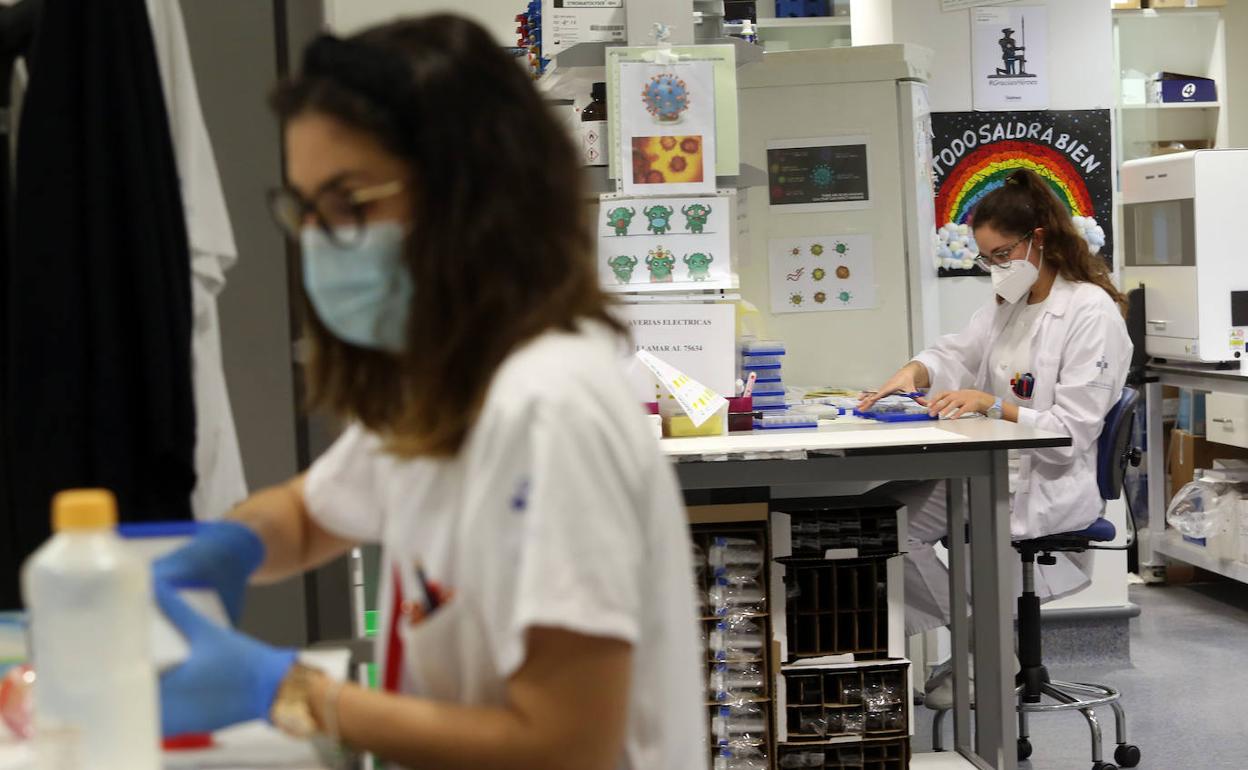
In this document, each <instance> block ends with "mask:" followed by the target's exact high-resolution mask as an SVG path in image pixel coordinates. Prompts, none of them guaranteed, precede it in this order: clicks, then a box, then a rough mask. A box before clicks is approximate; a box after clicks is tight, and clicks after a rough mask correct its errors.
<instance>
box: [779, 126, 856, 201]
mask: <svg viewBox="0 0 1248 770" xmlns="http://www.w3.org/2000/svg"><path fill="white" fill-rule="evenodd" d="M825 142H826V143H825ZM767 181H768V189H769V190H770V200H771V205H773V206H802V207H803V208H804V210H818V209H827V210H836V209H840V208H864V207H865V205H866V204H868V203H869V201H870V200H871V187H870V180H869V179H868V176H867V145H866V143H865V142H853V143H836V141H835V140H818V139H813V140H809V142H808V143H801V142H790V141H786V142H776V143H772V144H771V145H770V146H768V148H767Z"/></svg>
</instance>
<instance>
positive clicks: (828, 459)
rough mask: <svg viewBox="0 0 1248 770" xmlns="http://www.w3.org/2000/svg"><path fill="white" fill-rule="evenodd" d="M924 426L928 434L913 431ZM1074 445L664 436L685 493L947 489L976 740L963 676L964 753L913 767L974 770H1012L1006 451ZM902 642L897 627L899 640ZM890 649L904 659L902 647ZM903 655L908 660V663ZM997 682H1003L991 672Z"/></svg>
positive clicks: (1024, 438) (860, 433)
mask: <svg viewBox="0 0 1248 770" xmlns="http://www.w3.org/2000/svg"><path fill="white" fill-rule="evenodd" d="M916 425H917V426H919V427H916ZM1069 445H1070V438H1069V437H1066V436H1060V435H1057V434H1053V433H1048V432H1045V431H1041V430H1037V429H1035V428H1031V427H1027V426H1022V425H1017V424H1015V423H1009V422H1005V421H1000V420H988V419H983V418H973V419H962V420H956V421H940V422H928V423H901V424H884V423H873V422H869V421H860V420H836V421H833V422H831V423H824V424H823V426H822V427H821V428H820V429H819V430H804V431H803V430H798V431H774V432H767V433H761V432H755V433H740V434H728V435H724V436H710V437H697V438H673V439H664V440H663V441H662V442H661V446H662V449H663V451H664V453H665V454H666V455H667V456H668V457H669V458H671V459H672V460H673V462H674V463H675V467H676V472H677V475H678V477H679V479H680V483H681V486H682V488H683V489H684V490H685V491H686V493H687V494H688V493H695V494H696V493H697V492H705V491H708V490H734V489H735V490H742V489H748V488H767V489H769V490H770V495H771V497H772V498H773V499H774V498H795V497H802V498H810V497H819V496H828V497H832V496H840V495H846V494H857V493H860V492H862V491H864V489H865V488H867V487H869V486H870V485H873V484H878V483H881V482H886V481H910V480H915V481H919V480H945V481H948V482H949V483H948V485H947V494H948V498H949V501H948V502H949V510H950V512H951V514H952V512H955V511H964V512H969V530H970V538H969V540H970V542H971V543H974V544H975V545H974V546H972V545H970V544H969V543H968V542H967V538H966V537H965V536H964V532H965V527H966V526H967V524H966V522H965V520H963V519H962V518H961V517H959V516H955V515H951V516H950V520H949V528H950V533H951V535H952V534H954V533H955V532H956V534H957V535H958V536H956V537H950V538H949V542H950V548H949V552H950V561H951V569H950V571H949V575H950V587H951V595H952V597H953V602H954V604H953V613H952V614H953V618H954V623H953V629H952V631H953V645H954V646H953V649H954V657H953V660H954V663H955V666H956V669H957V672H958V673H959V674H961V673H964V672H963V671H962V669H963V668H964V666H965V665H966V663H965V661H966V660H967V658H968V649H969V638H968V628H967V625H968V624H967V622H966V620H965V618H966V598H965V597H966V595H967V590H966V588H967V587H966V581H967V575H968V571H967V570H966V569H965V568H963V567H962V566H961V565H965V564H967V562H968V560H969V562H970V564H971V570H970V572H969V574H970V580H971V591H972V594H973V596H974V597H975V601H974V606H975V611H976V613H977V615H978V616H979V618H981V621H982V622H979V623H976V624H975V627H974V633H975V645H974V648H975V650H976V651H977V652H976V691H977V692H976V698H977V704H976V710H975V735H976V740H975V742H974V743H972V740H971V713H970V704H969V697H968V695H969V694H968V692H967V691H966V684H965V682H966V677H965V676H958V677H957V681H959V682H961V683H962V685H961V686H960V688H959V692H958V693H957V695H956V697H955V703H956V706H955V709H954V725H955V727H954V737H955V739H954V743H953V745H954V746H955V752H954V753H951V754H942V755H918V756H915V757H914V759H913V760H912V762H911V765H910V766H911V767H915V768H944V767H948V768H957V767H976V768H993V769H994V770H1015V768H1017V766H1018V760H1017V747H1016V738H1017V716H1016V714H1015V704H1014V670H1013V659H1012V655H1011V653H1012V651H1013V645H1014V642H1013V635H1014V632H1013V623H1012V620H1011V619H1012V618H1013V611H1014V609H1013V604H1014V594H1013V592H1012V590H1011V587H1012V586H1013V585H1014V582H1015V581H1014V580H1013V577H1012V575H1013V573H1014V572H1015V571H1016V570H1018V568H1019V567H1018V563H1019V562H1018V557H1017V555H1016V554H1015V553H1014V550H1013V547H1012V546H1011V539H1010V526H1009V521H1010V507H1009V506H1010V503H1009V488H1008V487H1009V479H1008V464H1007V462H1008V461H1007V453H1008V451H1009V450H1011V449H1039V448H1046V447H1060V446H1069ZM895 582H896V583H897V589H896V590H894V589H892V588H891V587H890V595H889V604H890V605H891V607H890V612H894V613H897V614H898V615H900V613H901V612H903V611H904V602H903V601H902V597H901V595H900V583H901V581H895ZM892 633H894V634H895V635H896V637H898V638H899V637H901V636H902V633H901V631H900V630H899V624H894V630H893V632H892ZM895 642H896V639H894V643H890V652H891V651H892V648H893V647H894V646H896V647H897V648H898V651H899V653H900V650H901V649H903V646H902V645H903V644H904V641H903V642H902V643H900V644H895ZM898 657H901V655H900V654H899V655H898ZM993 673H995V676H994V675H993Z"/></svg>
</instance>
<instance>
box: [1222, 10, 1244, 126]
mask: <svg viewBox="0 0 1248 770" xmlns="http://www.w3.org/2000/svg"><path fill="white" fill-rule="evenodd" d="M1222 18H1223V19H1224V20H1225V22H1226V72H1227V74H1228V77H1227V82H1226V83H1219V84H1218V87H1219V88H1221V89H1222V90H1223V94H1222V100H1223V102H1225V104H1226V106H1225V107H1224V109H1225V110H1226V111H1227V123H1228V129H1229V134H1228V139H1229V141H1228V146H1230V147H1248V0H1228V2H1227V4H1226V7H1225V8H1223V9H1222Z"/></svg>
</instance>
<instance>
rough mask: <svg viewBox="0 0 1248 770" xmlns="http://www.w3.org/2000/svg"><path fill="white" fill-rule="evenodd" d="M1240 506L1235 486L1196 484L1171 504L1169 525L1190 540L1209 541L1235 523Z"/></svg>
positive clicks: (1180, 491) (1206, 482) (1186, 488)
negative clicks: (1230, 523)
mask: <svg viewBox="0 0 1248 770" xmlns="http://www.w3.org/2000/svg"><path fill="white" fill-rule="evenodd" d="M1238 502H1239V492H1237V491H1236V489H1235V485H1233V484H1227V483H1224V482H1213V481H1202V480H1197V481H1193V482H1191V483H1190V484H1187V485H1186V486H1184V487H1183V488H1182V489H1180V490H1179V492H1178V494H1176V495H1175V496H1174V499H1173V500H1171V501H1170V507H1169V508H1167V509H1166V521H1167V522H1169V524H1170V526H1172V527H1174V528H1175V529H1177V530H1178V531H1179V532H1181V533H1182V534H1183V535H1185V536H1187V537H1194V538H1202V537H1209V536H1210V535H1213V534H1216V533H1217V532H1218V531H1219V530H1221V529H1222V528H1223V527H1225V526H1226V525H1227V523H1228V522H1230V521H1232V520H1233V519H1232V517H1233V516H1234V514H1235V506H1236V505H1237V504H1238Z"/></svg>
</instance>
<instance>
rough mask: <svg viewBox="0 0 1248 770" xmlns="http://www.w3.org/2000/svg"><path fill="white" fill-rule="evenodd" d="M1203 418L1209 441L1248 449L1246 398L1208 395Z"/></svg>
mask: <svg viewBox="0 0 1248 770" xmlns="http://www.w3.org/2000/svg"><path fill="white" fill-rule="evenodd" d="M1205 416H1206V419H1207V422H1206V430H1207V433H1208V438H1209V440H1210V441H1215V442H1217V443H1219V444H1230V445H1231V446H1238V447H1245V448H1248V396H1238V395H1235V394H1233V393H1210V394H1209V395H1208V397H1206V399H1205Z"/></svg>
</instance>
